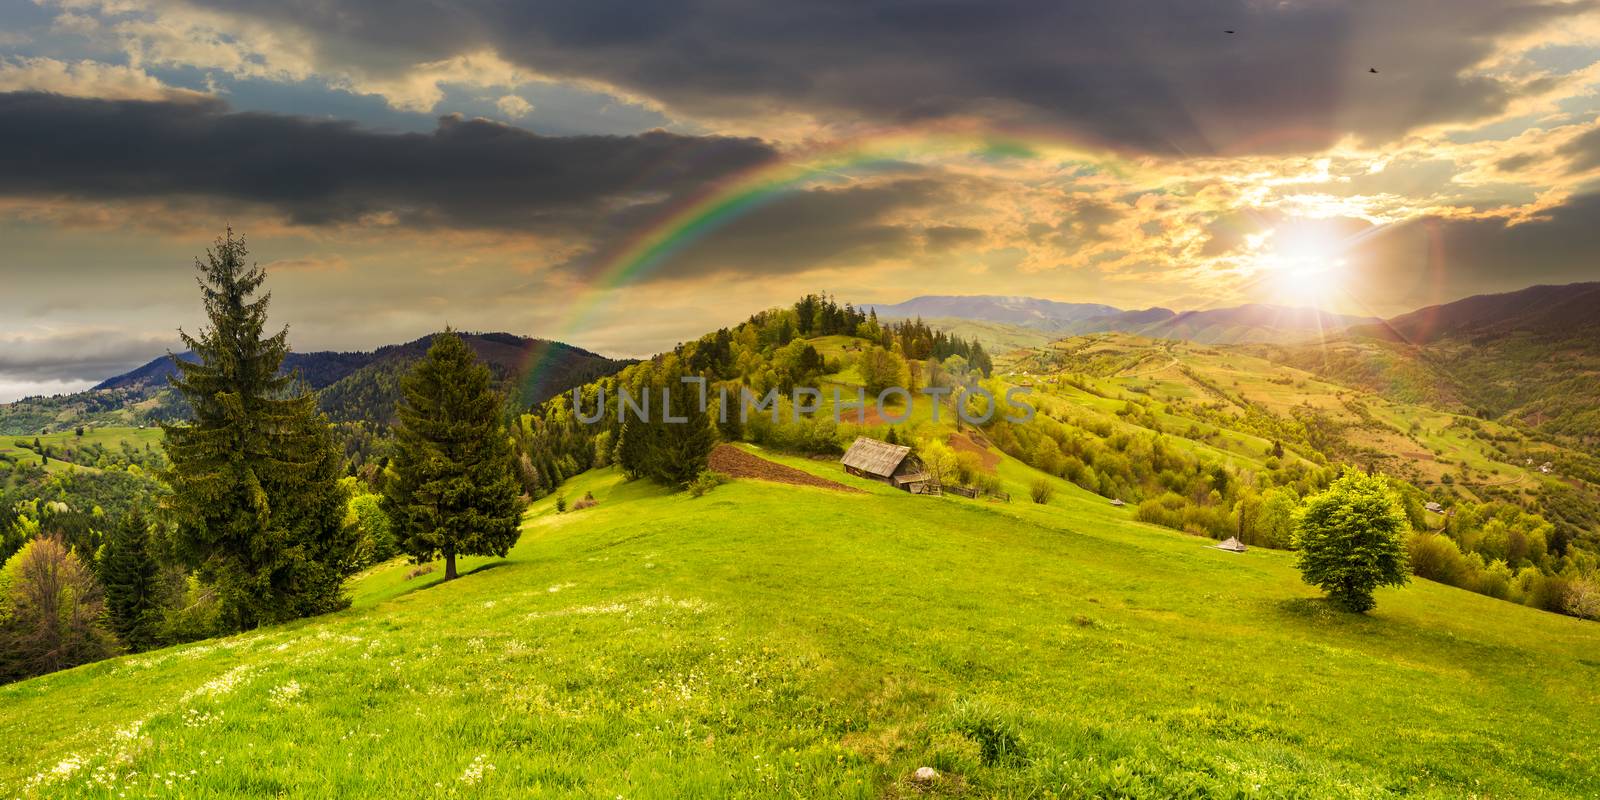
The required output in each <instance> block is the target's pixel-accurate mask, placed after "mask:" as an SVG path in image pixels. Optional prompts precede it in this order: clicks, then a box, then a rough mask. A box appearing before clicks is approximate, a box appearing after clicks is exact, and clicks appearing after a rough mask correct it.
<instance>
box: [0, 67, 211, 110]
mask: <svg viewBox="0 0 1600 800" xmlns="http://www.w3.org/2000/svg"><path fill="white" fill-rule="evenodd" d="M28 91H32V92H49V93H51V94H58V95H64V96H67V97H98V98H103V99H106V100H171V101H183V100H194V99H198V98H201V97H204V96H205V95H204V94H202V93H200V92H194V91H190V90H188V89H179V88H175V87H172V86H168V85H166V84H164V83H162V82H161V81H160V80H158V79H156V78H155V77H154V76H152V75H150V74H148V73H146V72H145V71H144V70H141V69H136V68H134V67H127V66H122V65H118V64H102V63H99V62H96V61H89V60H80V61H59V60H57V59H53V58H4V57H0V92H28Z"/></svg>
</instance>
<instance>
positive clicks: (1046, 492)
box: [1028, 478, 1056, 505]
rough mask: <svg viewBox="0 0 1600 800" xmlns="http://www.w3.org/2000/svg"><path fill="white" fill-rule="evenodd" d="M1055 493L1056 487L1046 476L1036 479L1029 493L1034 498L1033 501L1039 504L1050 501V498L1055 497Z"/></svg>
mask: <svg viewBox="0 0 1600 800" xmlns="http://www.w3.org/2000/svg"><path fill="white" fill-rule="evenodd" d="M1055 494H1056V487H1054V486H1052V485H1050V482H1049V481H1047V480H1045V479H1044V478H1040V479H1038V480H1036V481H1034V482H1033V486H1031V487H1029V489H1028V495H1029V496H1030V497H1032V498H1033V502H1035V503H1038V504H1039V505H1044V504H1046V503H1048V502H1050V498H1052V497H1055Z"/></svg>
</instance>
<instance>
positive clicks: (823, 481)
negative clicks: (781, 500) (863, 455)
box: [706, 444, 861, 493]
mask: <svg viewBox="0 0 1600 800" xmlns="http://www.w3.org/2000/svg"><path fill="white" fill-rule="evenodd" d="M706 466H708V467H710V468H711V469H712V470H713V471H715V472H720V473H722V474H724V475H728V476H731V477H734V478H754V479H756V480H758V481H771V482H773V483H787V484H791V485H794V486H816V487H819V488H822V489H836V490H838V491H841V492H857V493H859V492H861V490H860V489H857V488H855V487H853V486H846V485H844V484H842V483H839V482H837V481H830V480H828V479H827V478H819V477H817V476H815V475H812V474H811V473H809V472H803V471H801V470H798V469H795V468H794V467H786V466H784V465H782V464H779V463H777V462H775V461H768V460H766V459H764V458H762V457H760V456H757V455H751V454H750V453H746V452H745V451H743V450H740V449H739V448H737V447H734V446H733V445H730V444H719V445H717V447H716V449H715V450H712V451H711V458H710V460H709V461H708V463H707V464H706Z"/></svg>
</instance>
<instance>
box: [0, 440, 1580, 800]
mask: <svg viewBox="0 0 1600 800" xmlns="http://www.w3.org/2000/svg"><path fill="white" fill-rule="evenodd" d="M774 458H775V459H776V460H780V461H782V462H783V463H786V464H789V465H791V466H794V467H797V468H800V469H804V470H808V471H811V472H814V473H817V474H821V475H825V476H827V477H830V478H833V479H835V480H838V481H841V482H845V483H849V484H852V485H855V486H858V487H860V488H864V489H866V490H867V491H866V492H865V493H860V494H847V493H843V492H837V491H831V490H826V489H814V488H801V487H794V486H787V485H778V484H768V483H761V482H755V481H748V480H740V481H734V482H732V483H729V484H727V485H724V486H721V487H718V488H716V489H715V490H713V491H712V492H710V493H708V494H706V495H705V496H703V497H699V498H693V497H690V496H688V495H687V494H684V493H668V492H666V491H664V490H662V489H660V488H657V487H655V486H653V485H650V484H647V483H644V482H628V481H624V480H623V479H622V477H621V476H620V475H619V474H618V473H617V472H616V471H615V470H613V469H607V470H599V471H594V472H590V473H585V474H583V475H581V476H579V477H577V478H575V479H574V480H572V481H570V482H569V483H568V484H567V485H566V486H565V487H564V488H563V490H562V493H563V494H564V495H565V496H566V497H568V498H572V497H576V496H581V495H582V494H583V493H584V492H593V494H594V496H595V497H596V498H597V499H598V500H599V505H598V506H597V507H595V508H590V509H586V510H582V511H570V512H567V513H563V514H558V513H556V512H555V508H554V498H545V499H544V500H542V501H540V502H538V503H536V504H535V505H534V506H533V507H532V508H531V509H530V510H529V513H528V516H527V519H526V523H525V526H524V532H523V535H522V539H521V541H520V542H519V544H518V545H517V546H516V548H515V549H514V550H513V551H512V553H511V554H510V556H509V557H508V558H506V559H474V560H469V561H468V562H467V563H466V564H465V569H466V570H469V571H470V572H469V573H468V574H466V575H464V576H463V577H462V578H461V579H459V580H457V581H454V582H450V583H441V582H439V580H438V579H439V575H440V572H439V571H437V570H436V571H434V572H431V573H428V574H424V575H421V576H417V577H411V578H408V577H407V576H408V575H409V574H410V573H411V572H412V570H413V568H412V567H411V566H410V565H407V564H404V563H401V562H398V561H397V562H391V563H389V564H384V565H380V566H378V567H375V568H373V569H371V570H369V571H368V572H366V573H364V574H362V575H359V576H357V577H356V578H355V579H354V580H353V581H352V585H351V587H350V588H351V593H352V597H353V599H354V605H353V607H352V608H351V609H349V610H347V611H344V612H340V613H337V614H333V615H330V616H326V617H321V618H316V619H310V620H305V621H302V622H299V623H295V624H290V625H285V626H281V627H274V628H268V629H262V630H259V631H255V632H251V633H246V634H242V635H238V636H233V637H229V638H223V639H216V640H211V641H206V642H201V643H196V644H191V645H186V646H179V647H173V648H168V649H163V650H157V651H153V652H148V653H142V654H139V655H134V656H124V657H120V658H116V659H112V660H109V661H104V662H100V663H96V664H91V665H88V666H85V667H81V668H78V669H74V670H70V671H67V672H63V673H57V674H53V675H48V676H44V677H41V678H35V679H33V680H29V681H25V682H22V683H18V684H13V685H10V686H4V687H0V795H3V796H6V797H12V796H17V797H91V798H99V797H104V798H120V797H194V798H204V797H278V796H281V797H311V798H338V797H350V796H355V795H357V794H362V795H371V796H388V797H530V796H532V797H545V796H549V797H604V798H616V797H623V798H719V797H852V798H882V797H1162V798H1165V797H1387V796H1400V795H1405V796H1412V797H1438V798H1459V797H1501V798H1538V797H1584V796H1590V797H1592V796H1596V795H1597V794H1600V756H1597V744H1600V693H1596V692H1595V691H1594V688H1593V687H1594V686H1595V685H1596V680H1597V678H1600V625H1596V624H1595V623H1592V622H1584V621H1580V620H1577V619H1572V618H1568V617H1562V616H1557V615H1554V614H1549V613H1544V612H1540V611H1536V610H1533V609H1529V608H1525V607H1522V606H1519V605H1515V604H1512V603H1506V602H1502V601H1498V600H1494V599H1491V598H1488V597H1483V596H1479V595H1475V594H1472V593H1469V592H1465V591H1461V590H1458V589H1454V588H1449V587H1445V586H1442V585H1438V584H1433V583H1429V582H1426V581H1420V580H1418V581H1414V582H1413V583H1412V584H1411V585H1409V586H1406V587H1404V588H1401V589H1392V590H1382V591H1380V592H1379V594H1378V607H1377V609H1376V610H1375V611H1374V612H1373V613H1371V614H1370V615H1366V616H1352V615H1348V614H1344V613H1340V612H1336V611H1334V610H1332V609H1331V608H1330V607H1329V606H1328V605H1327V604H1326V603H1325V602H1324V601H1322V600H1321V599H1320V598H1319V597H1318V595H1317V593H1316V592H1315V591H1314V590H1313V589H1311V588H1309V587H1307V586H1305V585H1304V584H1303V583H1302V582H1301V581H1300V579H1299V577H1298V573H1297V572H1296V570H1295V569H1294V566H1293V562H1292V558H1293V556H1292V554H1289V553H1282V552H1274V551H1267V550H1261V549H1252V550H1251V551H1249V552H1247V553H1244V554H1239V555H1235V554H1230V553H1225V552H1222V551H1219V550H1215V549H1212V548H1210V547H1207V546H1206V545H1208V544H1210V543H1211V542H1210V540H1207V539H1200V538H1195V537H1190V536H1186V535H1183V534H1179V533H1176V532H1173V531H1170V530H1167V529H1164V528H1157V527H1153V526H1148V525H1144V524H1140V523H1137V522H1134V521H1132V519H1131V514H1129V513H1127V512H1125V511H1122V510H1117V509H1111V508H1108V507H1107V506H1106V505H1105V502H1106V501H1105V500H1104V499H1103V498H1099V497H1096V496H1094V495H1091V494H1088V493H1086V492H1083V491H1081V490H1079V489H1076V488H1075V487H1072V486H1071V485H1069V484H1067V483H1065V482H1060V481H1057V482H1056V486H1057V491H1056V492H1055V496H1054V499H1053V500H1052V501H1051V503H1050V504H1048V505H1044V506H1039V505H1034V504H1032V503H1028V502H1026V500H1025V499H1024V498H1026V496H1027V491H1026V487H1027V486H1028V485H1029V484H1031V483H1032V482H1033V481H1034V480H1036V479H1038V477H1039V473H1036V472H1034V471H1033V470H1031V469H1029V468H1027V467H1025V466H1023V465H1021V464H1019V463H1017V462H1015V461H1012V460H1010V459H1003V460H1002V462H1001V464H1000V465H999V467H998V470H999V474H1000V476H1001V478H1002V480H1003V481H1004V482H1005V483H1006V485H1007V488H1008V489H1010V490H1012V493H1013V496H1014V497H1016V498H1018V501H1017V502H1012V503H1009V504H1006V503H998V502H990V501H971V500H965V499H962V498H955V497H943V498H926V497H914V496H911V495H907V494H902V493H899V492H895V491H892V490H889V489H887V488H885V487H882V486H880V485H878V484H873V483H869V482H864V481H859V480H856V479H853V478H850V477H848V476H845V475H844V474H843V473H842V471H840V470H839V469H838V467H837V466H836V465H835V464H833V463H831V462H823V461H815V460H808V459H797V458H782V457H774ZM1051 480H1053V479H1051ZM923 766H928V767H932V768H934V769H935V770H936V771H937V772H938V776H937V777H936V778H934V779H932V780H931V781H919V780H917V779H916V778H914V773H915V771H916V770H917V769H918V768H919V767H923Z"/></svg>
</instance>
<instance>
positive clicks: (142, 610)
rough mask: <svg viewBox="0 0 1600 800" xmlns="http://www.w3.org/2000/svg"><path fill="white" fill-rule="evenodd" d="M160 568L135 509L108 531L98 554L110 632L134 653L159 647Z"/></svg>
mask: <svg viewBox="0 0 1600 800" xmlns="http://www.w3.org/2000/svg"><path fill="white" fill-rule="evenodd" d="M158 573H159V567H158V566H157V564H156V560H155V558H153V557H152V556H151V555H150V531H149V526H148V525H147V523H146V522H145V517H144V515H143V514H142V513H140V512H139V511H138V510H137V509H135V510H133V511H131V512H129V513H128V514H127V515H126V516H125V517H123V519H121V520H120V521H118V523H117V524H116V525H115V526H114V527H113V528H112V529H111V534H110V536H108V537H107V539H106V544H105V549H104V550H103V551H102V552H101V555H100V583H101V584H102V585H103V586H104V587H105V596H106V613H107V615H108V616H109V617H110V618H111V620H110V621H111V630H112V631H114V632H115V633H116V634H117V638H119V639H121V640H122V643H123V644H125V645H127V646H128V649H130V650H133V651H135V652H137V651H141V650H149V649H150V648H152V647H155V646H156V645H158V644H160V641H159V637H158V633H157V631H158V626H159V625H160V621H161V613H160V604H159V592H160V581H159V580H158V577H157V576H158Z"/></svg>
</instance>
